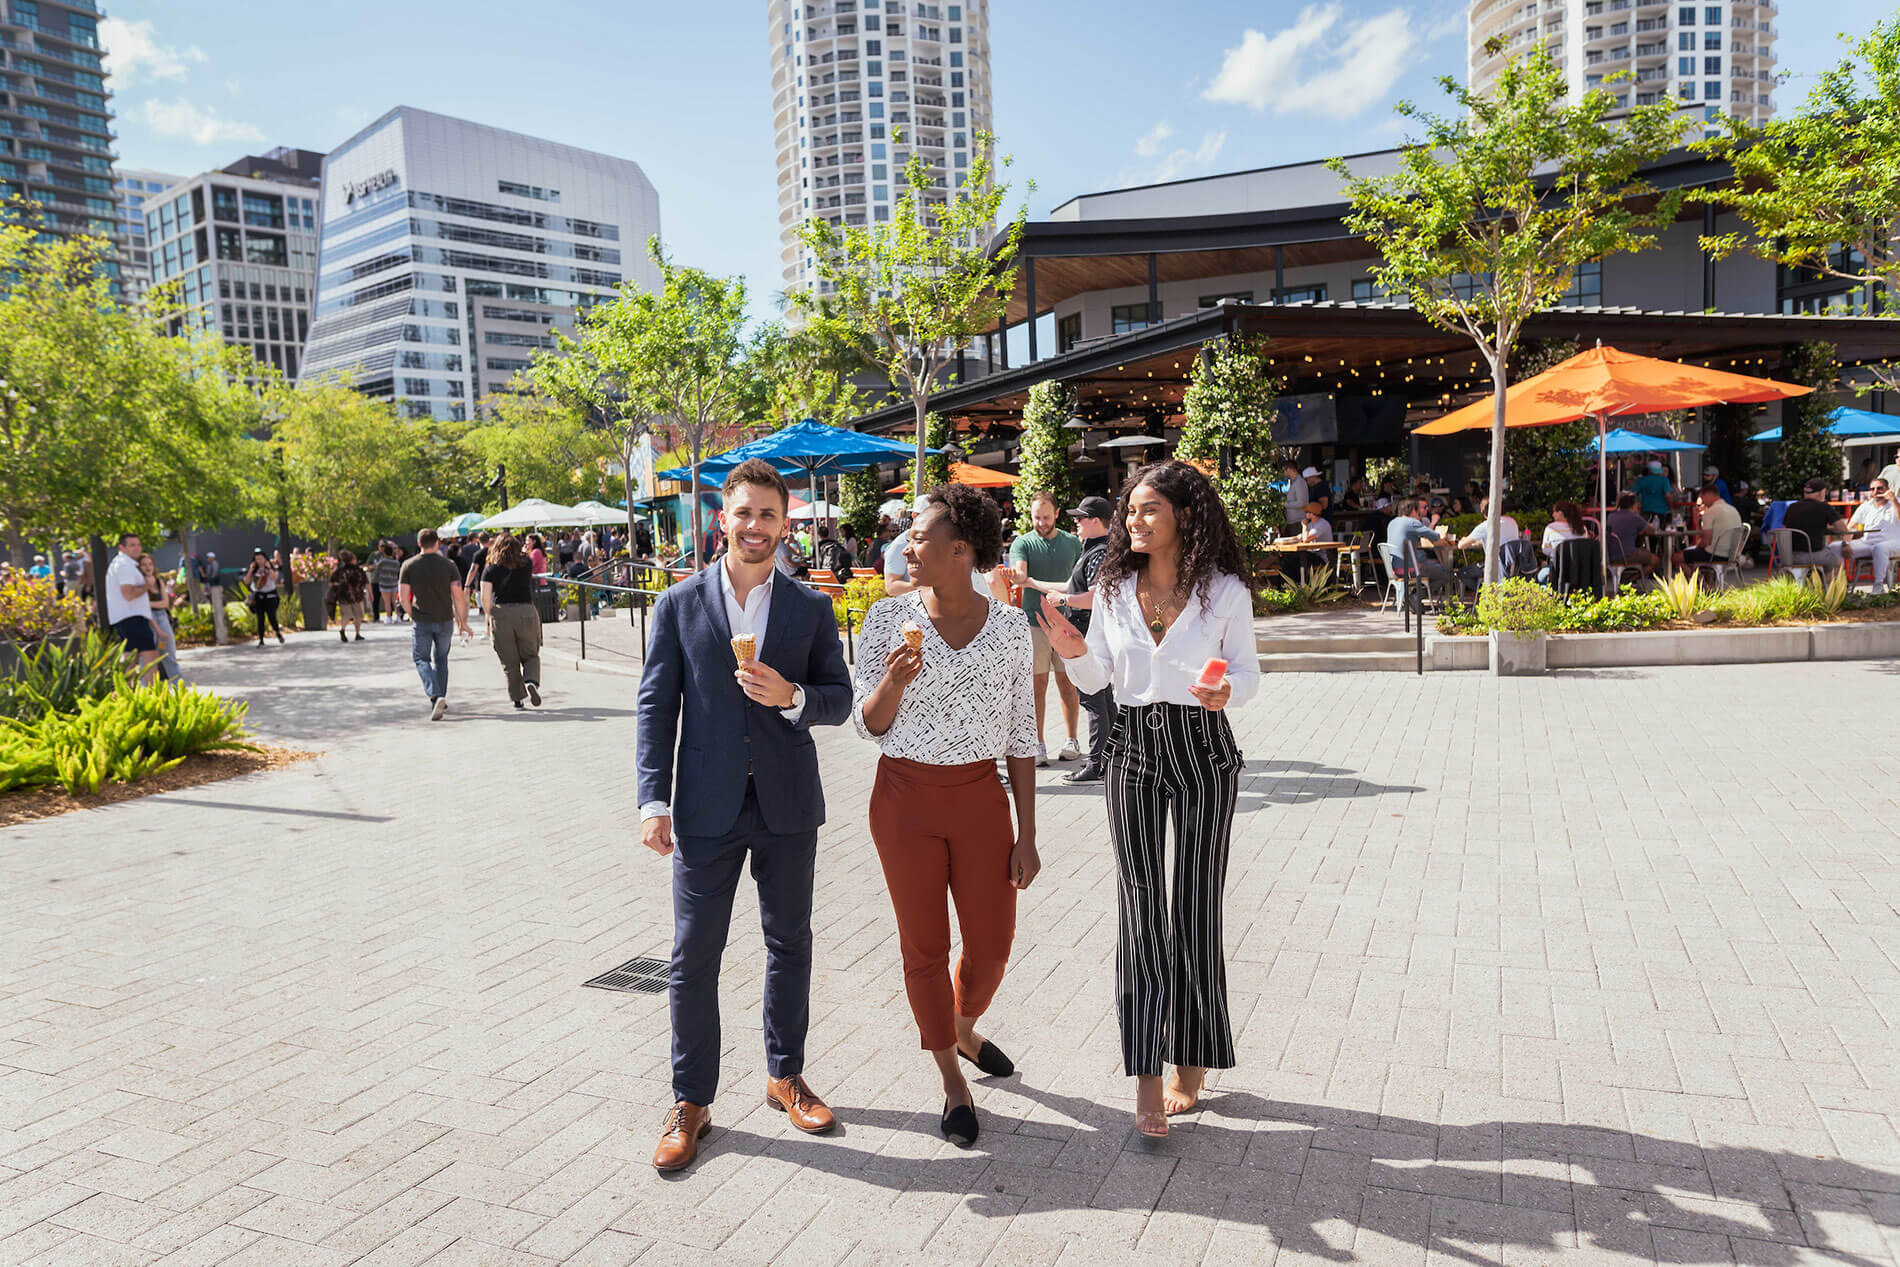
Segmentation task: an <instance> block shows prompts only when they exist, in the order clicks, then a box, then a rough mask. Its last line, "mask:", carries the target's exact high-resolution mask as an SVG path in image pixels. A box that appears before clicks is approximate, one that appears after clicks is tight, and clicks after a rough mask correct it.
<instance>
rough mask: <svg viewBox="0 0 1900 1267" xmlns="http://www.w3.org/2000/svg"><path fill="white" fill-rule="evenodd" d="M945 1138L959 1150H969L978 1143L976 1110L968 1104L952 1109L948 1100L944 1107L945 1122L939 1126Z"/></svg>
mask: <svg viewBox="0 0 1900 1267" xmlns="http://www.w3.org/2000/svg"><path fill="white" fill-rule="evenodd" d="M937 1129H938V1130H940V1131H942V1132H943V1137H944V1138H945V1139H947V1140H949V1141H950V1142H951V1143H952V1144H955V1145H956V1146H957V1147H958V1148H968V1147H969V1146H970V1145H972V1144H974V1143H976V1132H977V1128H976V1110H975V1109H974V1108H973V1107H971V1106H970V1105H968V1104H959V1105H957V1107H956V1108H954V1109H953V1108H951V1107H950V1102H949V1101H948V1100H946V1101H944V1105H943V1121H942V1122H941V1123H939V1124H938V1127H937Z"/></svg>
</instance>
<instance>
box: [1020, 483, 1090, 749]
mask: <svg viewBox="0 0 1900 1267" xmlns="http://www.w3.org/2000/svg"><path fill="white" fill-rule="evenodd" d="M1029 507H1030V509H1029V518H1030V522H1031V523H1033V524H1034V525H1035V526H1036V530H1035V531H1034V532H1025V533H1023V534H1022V535H1021V536H1019V537H1017V538H1016V539H1015V540H1014V541H1012V542H1010V546H1009V562H1010V566H1011V567H1012V568H1015V569H1018V575H1019V576H1020V575H1022V571H1023V570H1024V569H1026V570H1027V573H1028V576H1029V578H1030V579H1031V580H1036V581H1066V580H1068V579H1069V574H1070V573H1071V572H1073V571H1075V561H1076V560H1077V559H1079V558H1081V557H1082V543H1081V542H1080V541H1078V540H1077V539H1076V537H1075V535H1074V534H1073V533H1067V532H1062V531H1060V530H1059V529H1057V527H1056V499H1055V496H1054V494H1052V493H1048V492H1041V493H1037V494H1036V495H1035V497H1034V498H1033V499H1032V500H1031V501H1030V503H1029ZM1022 608H1023V613H1024V614H1025V615H1026V616H1028V617H1029V633H1030V637H1031V638H1032V639H1033V640H1034V642H1035V644H1036V764H1038V765H1048V764H1049V750H1048V749H1047V748H1046V747H1044V746H1043V742H1042V718H1043V713H1044V711H1045V705H1046V701H1047V698H1048V695H1049V674H1050V671H1051V670H1054V672H1055V677H1056V694H1057V696H1059V697H1060V698H1061V700H1062V720H1063V722H1064V723H1065V724H1066V725H1067V727H1068V738H1067V739H1066V740H1065V741H1064V742H1063V745H1062V751H1061V752H1060V753H1059V754H1058V755H1057V760H1060V761H1073V760H1075V759H1076V758H1077V757H1080V756H1081V755H1082V745H1081V744H1080V743H1079V742H1078V741H1077V739H1076V734H1075V730H1076V721H1077V718H1078V716H1079V713H1080V700H1079V699H1078V697H1077V696H1076V693H1075V687H1074V686H1073V685H1072V684H1071V683H1070V682H1069V676H1068V674H1066V673H1064V672H1063V671H1062V661H1061V660H1060V659H1059V658H1058V657H1057V656H1056V654H1055V653H1054V652H1053V651H1052V650H1050V647H1049V635H1047V634H1045V633H1043V631H1042V627H1041V625H1040V624H1039V623H1038V622H1037V619H1036V618H1037V616H1039V615H1040V614H1041V612H1042V592H1041V591H1040V590H1038V589H1036V588H1035V587H1034V586H1030V585H1025V586H1023V598H1022Z"/></svg>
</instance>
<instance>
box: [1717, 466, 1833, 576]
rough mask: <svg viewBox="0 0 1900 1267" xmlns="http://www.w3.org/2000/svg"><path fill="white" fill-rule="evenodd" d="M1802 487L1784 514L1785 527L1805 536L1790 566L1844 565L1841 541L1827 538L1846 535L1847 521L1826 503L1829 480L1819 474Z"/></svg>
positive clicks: (1821, 568) (1825, 568) (1831, 566)
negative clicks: (1798, 496) (1799, 495)
mask: <svg viewBox="0 0 1900 1267" xmlns="http://www.w3.org/2000/svg"><path fill="white" fill-rule="evenodd" d="M1801 488H1802V493H1801V499H1800V500H1799V501H1794V502H1789V503H1788V509H1787V511H1786V512H1785V513H1784V514H1783V515H1782V517H1781V526H1782V527H1783V528H1792V529H1794V530H1795V531H1796V532H1798V533H1801V534H1802V536H1803V537H1804V538H1805V540H1800V539H1797V540H1796V541H1795V542H1794V548H1793V552H1792V556H1791V557H1790V558H1789V560H1788V563H1789V566H1791V567H1798V568H1817V569H1819V570H1821V571H1824V572H1825V571H1827V570H1829V569H1831V568H1837V567H1839V566H1840V565H1841V543H1840V542H1839V541H1830V540H1829V539H1828V538H1829V537H1831V536H1836V535H1843V536H1844V535H1846V533H1847V531H1848V527H1847V521H1846V520H1845V519H1843V518H1841V515H1840V512H1839V511H1837V510H1835V509H1834V508H1833V507H1832V506H1830V505H1828V504H1827V481H1826V480H1824V479H1822V478H1821V477H1820V476H1818V475H1817V476H1815V477H1814V478H1813V479H1811V480H1809V481H1808V482H1807V483H1806V484H1803V485H1802V486H1801ZM1702 491H1703V493H1704V494H1705V495H1706V494H1707V493H1708V491H1709V486H1708V485H1707V484H1704V485H1703V486H1702Z"/></svg>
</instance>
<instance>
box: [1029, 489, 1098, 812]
mask: <svg viewBox="0 0 1900 1267" xmlns="http://www.w3.org/2000/svg"><path fill="white" fill-rule="evenodd" d="M1068 516H1069V518H1070V519H1071V520H1072V521H1073V522H1074V523H1075V536H1076V539H1077V540H1078V541H1080V542H1081V543H1082V553H1081V555H1080V556H1078V557H1077V558H1076V561H1075V569H1074V570H1073V571H1072V572H1070V573H1069V579H1068V580H1066V581H1037V580H1030V581H1027V582H1025V584H1027V585H1031V586H1034V587H1035V588H1036V589H1039V590H1041V591H1042V592H1043V593H1044V594H1046V595H1048V596H1049V598H1050V599H1051V600H1052V601H1053V602H1054V603H1055V604H1056V605H1057V606H1058V607H1060V608H1061V609H1062V611H1063V614H1064V615H1066V616H1068V618H1069V623H1070V624H1072V625H1074V626H1075V628H1076V632H1077V633H1081V634H1087V633H1088V631H1089V612H1090V610H1092V609H1093V608H1094V606H1095V574H1096V572H1098V571H1100V570H1101V566H1102V556H1103V555H1105V554H1107V553H1108V525H1109V524H1110V522H1112V521H1113V519H1114V517H1115V507H1114V504H1113V503H1112V502H1110V501H1109V500H1108V498H1106V497H1084V498H1083V499H1082V500H1081V502H1080V504H1078V505H1077V506H1076V507H1075V508H1074V509H1073V510H1070V511H1069V512H1068ZM1082 707H1083V708H1084V709H1086V710H1088V715H1089V753H1088V758H1089V759H1088V761H1087V762H1086V763H1085V764H1084V765H1083V766H1082V768H1081V769H1079V770H1074V771H1071V772H1070V774H1069V775H1068V777H1067V779H1066V780H1065V782H1069V783H1100V782H1101V781H1102V774H1103V764H1102V761H1103V758H1102V749H1103V748H1104V747H1106V746H1107V744H1108V730H1109V727H1110V726H1111V725H1112V724H1113V723H1114V719H1115V688H1114V687H1112V686H1104V687H1103V688H1102V689H1101V690H1099V691H1097V692H1095V693H1094V694H1093V695H1084V696H1082Z"/></svg>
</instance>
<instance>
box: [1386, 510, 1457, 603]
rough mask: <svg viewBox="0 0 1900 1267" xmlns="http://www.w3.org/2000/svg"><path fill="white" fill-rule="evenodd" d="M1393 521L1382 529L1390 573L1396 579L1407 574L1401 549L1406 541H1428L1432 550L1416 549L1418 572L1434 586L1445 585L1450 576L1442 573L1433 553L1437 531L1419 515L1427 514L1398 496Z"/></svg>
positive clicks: (1437, 543)
mask: <svg viewBox="0 0 1900 1267" xmlns="http://www.w3.org/2000/svg"><path fill="white" fill-rule="evenodd" d="M1392 510H1393V519H1392V522H1391V524H1390V525H1389V526H1388V527H1387V528H1386V530H1385V544H1386V549H1387V550H1388V551H1389V552H1390V553H1391V555H1392V570H1393V572H1394V573H1396V574H1397V575H1398V576H1400V577H1407V576H1410V575H1411V569H1410V567H1409V566H1408V564H1407V562H1406V558H1405V546H1406V543H1407V542H1410V541H1425V542H1430V543H1431V545H1432V547H1433V549H1430V550H1428V549H1426V548H1425V547H1424V546H1420V547H1419V548H1418V571H1419V573H1420V574H1421V575H1423V576H1424V578H1425V579H1426V580H1427V581H1430V582H1432V583H1433V584H1434V585H1440V586H1442V585H1445V584H1447V583H1448V582H1449V581H1450V579H1451V574H1450V573H1449V572H1447V571H1446V570H1445V563H1444V560H1443V559H1441V558H1440V557H1439V555H1438V554H1437V552H1436V551H1437V549H1438V548H1440V547H1441V544H1442V543H1443V538H1442V537H1440V535H1439V534H1438V532H1437V530H1436V529H1434V528H1433V527H1432V525H1431V524H1429V523H1427V522H1426V521H1425V520H1424V518H1423V516H1424V515H1425V514H1426V513H1427V512H1426V510H1425V507H1424V506H1422V505H1421V504H1420V503H1419V501H1418V499H1417V498H1415V497H1401V498H1400V499H1399V500H1398V501H1397V502H1396V503H1394V505H1393V507H1392Z"/></svg>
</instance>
